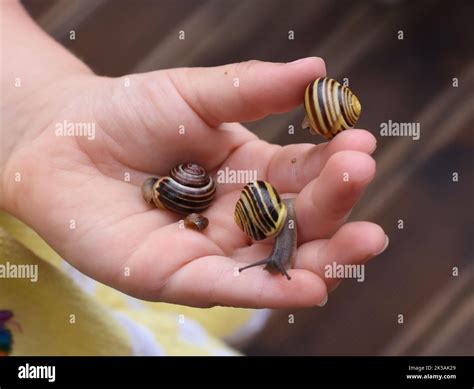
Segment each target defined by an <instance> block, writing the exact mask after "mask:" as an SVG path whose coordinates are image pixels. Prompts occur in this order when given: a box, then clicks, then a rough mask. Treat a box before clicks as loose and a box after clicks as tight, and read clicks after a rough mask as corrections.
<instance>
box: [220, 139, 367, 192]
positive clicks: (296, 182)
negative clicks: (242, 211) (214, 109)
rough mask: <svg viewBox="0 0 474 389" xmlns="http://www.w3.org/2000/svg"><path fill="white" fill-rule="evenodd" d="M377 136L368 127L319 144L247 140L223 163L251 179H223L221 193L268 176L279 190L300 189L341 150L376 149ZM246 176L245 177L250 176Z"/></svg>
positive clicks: (297, 190)
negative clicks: (236, 181)
mask: <svg viewBox="0 0 474 389" xmlns="http://www.w3.org/2000/svg"><path fill="white" fill-rule="evenodd" d="M375 148H376V139H375V137H374V136H373V135H372V134H371V133H370V132H368V131H365V130H347V131H344V132H342V133H340V134H339V135H338V136H336V137H335V138H334V139H333V140H332V141H331V142H326V143H322V144H318V145H313V144H295V145H288V146H284V147H281V146H277V145H273V144H269V143H267V142H264V141H262V140H256V141H253V142H248V143H246V144H245V145H243V146H242V147H240V148H239V149H237V150H236V151H234V153H233V154H232V155H231V156H230V157H229V159H228V160H227V161H226V162H225V163H224V164H223V165H222V166H221V167H220V169H219V170H220V171H221V172H225V169H229V171H237V172H242V173H250V172H252V174H248V175H247V176H248V179H247V180H244V181H245V182H242V181H241V180H239V183H234V182H233V181H231V180H227V181H226V180H220V182H221V183H222V184H225V185H220V187H219V188H218V191H219V193H227V192H229V191H231V190H237V189H240V188H242V186H243V185H244V184H245V183H246V182H247V181H252V180H256V179H259V180H266V181H269V182H271V183H272V185H274V186H275V188H277V190H278V191H279V192H280V193H298V192H300V191H301V190H302V189H303V188H304V187H305V186H306V185H307V184H308V183H309V182H311V181H312V180H313V179H315V178H316V177H317V176H319V174H320V173H321V169H322V168H323V167H324V166H325V164H326V162H327V160H328V159H329V158H330V157H331V156H332V155H334V154H335V153H337V152H339V151H344V150H354V151H360V152H363V153H367V154H371V153H372V152H374V151H375ZM247 176H246V177H247Z"/></svg>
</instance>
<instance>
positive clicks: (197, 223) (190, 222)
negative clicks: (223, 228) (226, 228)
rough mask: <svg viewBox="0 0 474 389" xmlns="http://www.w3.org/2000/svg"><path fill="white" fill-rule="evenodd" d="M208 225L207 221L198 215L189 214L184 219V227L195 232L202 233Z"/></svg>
mask: <svg viewBox="0 0 474 389" xmlns="http://www.w3.org/2000/svg"><path fill="white" fill-rule="evenodd" d="M208 225H209V219H208V218H207V217H205V216H203V215H201V214H199V213H191V214H189V215H188V216H186V217H185V218H184V226H185V227H186V228H190V229H192V230H196V231H203V230H205V229H206V228H207V226H208Z"/></svg>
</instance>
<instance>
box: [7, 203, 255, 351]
mask: <svg viewBox="0 0 474 389" xmlns="http://www.w3.org/2000/svg"><path fill="white" fill-rule="evenodd" d="M7 262H9V263H10V264H15V265H19V264H25V265H37V266H38V281H37V282H31V281H30V280H29V279H10V278H5V279H4V278H0V310H2V309H7V310H11V311H12V312H13V313H14V315H15V320H16V321H17V322H19V324H20V325H21V327H22V330H23V331H22V332H21V333H20V332H19V331H18V330H15V328H13V327H12V328H11V332H12V333H13V336H14V342H13V352H12V355H132V354H135V355H136V354H140V355H142V354H146V355H155V353H156V354H165V355H215V354H218V355H222V354H224V355H226V354H231V355H233V354H237V353H236V352H235V351H234V350H232V349H231V348H229V347H228V346H226V345H225V344H224V343H223V342H222V341H220V340H219V338H222V337H226V336H231V335H232V334H234V333H235V332H236V331H237V330H238V329H239V328H241V327H242V326H243V325H245V324H247V323H248V322H249V320H250V318H251V317H252V315H253V312H254V311H252V310H245V309H235V308H223V307H217V308H212V309H196V308H189V307H184V306H177V305H171V304H164V303H151V302H146V301H141V300H138V299H134V298H132V297H130V296H127V295H125V294H123V293H121V292H119V291H117V290H115V289H112V288H110V287H108V286H106V285H103V284H100V283H98V282H96V281H94V280H92V279H90V278H88V277H86V276H84V275H82V274H81V273H79V272H78V271H77V270H75V269H73V268H72V267H70V266H69V265H67V264H66V263H65V262H64V260H63V259H61V257H60V256H59V255H58V254H57V253H55V252H54V251H53V250H52V249H51V248H50V247H49V246H48V245H47V244H46V243H45V242H44V241H43V240H42V239H41V238H40V237H39V236H38V235H37V234H36V233H35V232H34V231H33V230H31V229H30V228H28V227H27V226H25V225H24V224H23V223H21V222H20V221H19V220H17V219H15V218H13V217H12V216H11V215H9V214H7V213H2V212H0V265H2V264H4V265H5V264H6V263H7ZM73 279H74V281H73ZM77 283H78V284H79V285H81V287H79V286H78V285H76V284H77ZM82 286H84V287H82ZM130 326H131V328H130ZM7 327H8V323H7ZM137 330H138V331H137ZM130 331H131V332H130ZM137 334H138V335H137ZM137 339H138V340H140V339H141V340H140V341H139V342H138V341H137Z"/></svg>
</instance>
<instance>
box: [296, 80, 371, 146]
mask: <svg viewBox="0 0 474 389" xmlns="http://www.w3.org/2000/svg"><path fill="white" fill-rule="evenodd" d="M304 108H305V111H306V116H305V118H304V120H303V123H302V125H301V126H302V127H303V128H304V129H305V128H309V129H310V131H311V133H313V134H319V135H322V136H324V137H325V138H327V139H332V138H333V137H334V136H336V135H337V134H338V133H339V132H341V131H344V130H347V129H348V128H351V127H353V126H354V125H355V124H356V122H357V120H358V119H359V116H360V113H361V110H362V107H361V105H360V102H359V99H358V98H357V96H356V95H355V94H354V93H352V91H351V90H350V89H349V88H348V87H346V86H345V85H341V84H340V83H339V82H337V81H336V80H333V79H332V78H327V77H322V78H317V79H316V80H314V81H313V82H311V83H310V84H309V85H308V86H307V87H306V90H305V94H304Z"/></svg>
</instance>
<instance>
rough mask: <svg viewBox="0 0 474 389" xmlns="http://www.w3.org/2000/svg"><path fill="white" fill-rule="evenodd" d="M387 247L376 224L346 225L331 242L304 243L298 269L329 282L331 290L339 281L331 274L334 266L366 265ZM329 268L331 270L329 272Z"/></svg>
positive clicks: (386, 238) (298, 260)
mask: <svg viewBox="0 0 474 389" xmlns="http://www.w3.org/2000/svg"><path fill="white" fill-rule="evenodd" d="M387 246H388V237H387V236H386V235H385V233H384V231H383V229H382V228H381V227H380V226H378V225H377V224H374V223H369V222H352V223H347V224H344V225H343V226H342V227H341V228H340V229H339V230H337V232H336V233H335V234H334V236H333V237H332V238H331V239H329V240H328V239H320V240H316V241H312V242H308V243H305V244H303V245H301V246H300V247H299V248H298V254H297V257H296V262H295V267H296V268H301V269H305V270H309V271H312V272H313V273H315V274H317V275H318V276H320V277H321V278H322V279H324V281H325V282H326V286H327V288H328V290H331V289H332V288H334V286H335V285H336V284H337V283H338V282H339V281H340V278H337V275H333V274H332V273H331V271H330V270H332V269H333V267H332V266H333V264H334V263H335V264H336V265H339V264H340V265H350V264H363V263H365V262H367V261H368V260H369V259H371V258H373V257H374V256H376V255H379V254H381V253H382V252H383V251H384V250H385V249H386V248H387ZM328 266H329V268H328Z"/></svg>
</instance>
